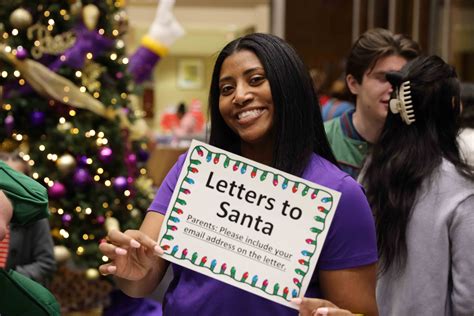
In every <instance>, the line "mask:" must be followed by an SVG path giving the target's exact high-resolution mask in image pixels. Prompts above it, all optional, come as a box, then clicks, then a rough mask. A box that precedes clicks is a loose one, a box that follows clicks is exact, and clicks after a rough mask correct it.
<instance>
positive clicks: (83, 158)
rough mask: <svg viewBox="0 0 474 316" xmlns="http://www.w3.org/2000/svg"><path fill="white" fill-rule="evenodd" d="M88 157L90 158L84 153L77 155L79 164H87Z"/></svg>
mask: <svg viewBox="0 0 474 316" xmlns="http://www.w3.org/2000/svg"><path fill="white" fill-rule="evenodd" d="M87 159H88V158H87V156H84V155H82V156H79V157H77V158H76V161H77V164H78V166H79V167H85V166H87Z"/></svg>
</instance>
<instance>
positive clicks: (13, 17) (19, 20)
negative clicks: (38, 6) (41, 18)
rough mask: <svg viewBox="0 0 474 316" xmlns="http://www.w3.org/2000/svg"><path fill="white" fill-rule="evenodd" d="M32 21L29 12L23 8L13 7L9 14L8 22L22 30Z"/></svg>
mask: <svg viewBox="0 0 474 316" xmlns="http://www.w3.org/2000/svg"><path fill="white" fill-rule="evenodd" d="M31 23H33V18H32V17H31V13H30V12H28V11H27V10H25V9H23V8H18V9H15V11H13V12H12V14H10V24H11V25H12V26H13V27H14V28H17V29H19V30H24V29H26V28H27V27H28V26H30V25H31Z"/></svg>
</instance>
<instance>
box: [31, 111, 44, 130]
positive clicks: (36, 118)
mask: <svg viewBox="0 0 474 316" xmlns="http://www.w3.org/2000/svg"><path fill="white" fill-rule="evenodd" d="M45 119H46V115H45V113H44V112H41V111H33V112H31V114H30V121H31V124H32V125H33V126H35V127H38V126H42V125H43V124H44V122H45Z"/></svg>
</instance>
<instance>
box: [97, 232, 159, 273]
mask: <svg viewBox="0 0 474 316" xmlns="http://www.w3.org/2000/svg"><path fill="white" fill-rule="evenodd" d="M99 250H100V252H101V253H102V254H103V255H105V256H107V257H108V258H109V259H110V262H108V263H106V264H103V265H101V266H100V267H99V271H100V273H101V274H103V275H108V274H112V275H115V276H117V277H119V278H122V279H126V280H130V281H138V280H141V279H143V278H144V277H145V276H146V275H147V274H148V272H149V271H150V269H151V268H152V266H153V265H154V264H156V260H157V256H158V255H161V254H163V249H161V247H160V246H159V245H158V243H157V242H156V241H154V240H152V239H151V238H150V237H148V236H147V235H146V234H144V233H143V232H141V231H139V230H127V231H125V232H124V233H123V232H120V231H118V230H117V229H112V230H110V231H109V233H108V234H107V238H106V240H105V241H104V242H102V243H101V244H100V245H99Z"/></svg>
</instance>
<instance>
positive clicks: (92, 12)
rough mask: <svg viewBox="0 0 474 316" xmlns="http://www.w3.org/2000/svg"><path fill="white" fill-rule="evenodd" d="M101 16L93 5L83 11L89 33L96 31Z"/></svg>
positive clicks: (87, 6)
mask: <svg viewBox="0 0 474 316" xmlns="http://www.w3.org/2000/svg"><path fill="white" fill-rule="evenodd" d="M99 16H100V11H99V9H98V8H97V7H96V6H95V5H93V4H88V5H86V6H85V7H84V8H83V9H82V20H83V22H84V25H85V26H86V27H87V29H88V30H89V31H93V30H95V28H96V26H97V22H98V21H99Z"/></svg>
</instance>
